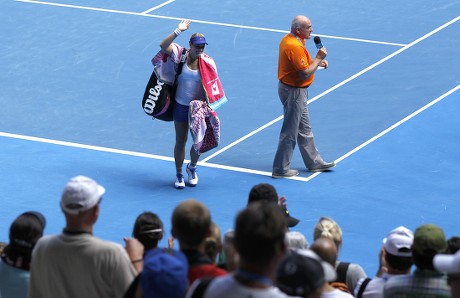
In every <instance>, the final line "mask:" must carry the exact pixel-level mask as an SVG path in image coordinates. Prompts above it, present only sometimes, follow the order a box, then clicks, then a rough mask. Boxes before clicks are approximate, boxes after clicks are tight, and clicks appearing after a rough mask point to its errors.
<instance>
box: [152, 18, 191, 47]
mask: <svg viewBox="0 0 460 298" xmlns="http://www.w3.org/2000/svg"><path fill="white" fill-rule="evenodd" d="M191 22H192V21H190V20H182V21H181V22H180V23H179V25H178V26H177V28H176V29H175V30H174V31H173V32H171V34H169V35H168V36H166V38H165V39H163V41H162V42H161V43H160V47H161V49H162V50H163V51H165V52H166V54H168V55H171V52H172V47H171V43H172V42H173V41H174V39H175V38H176V37H177V36H179V35H180V34H181V33H182V32H184V31H186V30H187V29H188V28H189V27H190V23H191Z"/></svg>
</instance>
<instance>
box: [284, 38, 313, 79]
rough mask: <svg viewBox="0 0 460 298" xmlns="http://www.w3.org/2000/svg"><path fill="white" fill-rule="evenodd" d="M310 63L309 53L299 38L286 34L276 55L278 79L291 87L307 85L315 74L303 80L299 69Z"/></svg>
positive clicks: (306, 66) (305, 67)
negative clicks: (277, 55)
mask: <svg viewBox="0 0 460 298" xmlns="http://www.w3.org/2000/svg"><path fill="white" fill-rule="evenodd" d="M311 63H312V59H311V57H310V54H309V53H308V51H307V49H306V48H305V46H304V45H303V44H302V42H301V41H300V40H298V39H297V38H296V37H295V36H292V34H287V35H286V36H285V37H283V39H282V40H281V43H280V50H279V57H278V80H280V81H281V82H283V83H284V84H286V85H289V86H293V87H308V86H310V84H311V83H312V82H313V79H314V78H315V76H314V75H313V74H312V75H311V76H310V77H308V79H307V80H305V81H303V80H302V79H301V77H300V75H299V71H301V70H304V69H307V68H308V66H309V65H310V64H311Z"/></svg>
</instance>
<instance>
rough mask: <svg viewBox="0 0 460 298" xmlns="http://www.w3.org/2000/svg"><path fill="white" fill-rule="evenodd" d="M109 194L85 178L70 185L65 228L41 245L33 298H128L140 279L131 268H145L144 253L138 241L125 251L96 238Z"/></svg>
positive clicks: (65, 196) (33, 273)
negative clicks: (104, 199) (95, 229)
mask: <svg viewBox="0 0 460 298" xmlns="http://www.w3.org/2000/svg"><path fill="white" fill-rule="evenodd" d="M104 193H105V189H104V187H102V186H101V185H99V184H97V183H96V181H94V180H93V179H91V178H88V177H84V176H77V177H74V178H72V179H70V181H69V182H68V183H67V184H66V186H65V188H64V191H63V193H62V197H61V209H62V211H63V213H64V216H65V219H66V227H65V228H64V230H63V232H62V233H61V234H58V235H50V236H45V237H42V238H41V239H40V240H39V241H38V242H37V244H36V246H35V248H34V251H33V257H32V264H31V276H30V287H29V298H71V297H85V298H105V297H107V298H108V297H110V298H116V297H119V298H121V297H123V295H124V293H125V292H126V289H127V288H128V287H129V285H130V284H131V282H132V281H133V279H134V277H135V276H136V274H137V273H136V270H135V267H134V266H133V264H132V263H136V264H137V265H138V266H139V264H138V263H140V264H142V255H143V251H144V250H143V247H142V245H141V244H140V242H138V241H137V240H135V239H127V238H126V239H125V240H126V243H127V247H126V249H127V250H125V249H124V248H123V247H122V246H121V245H119V244H117V243H113V242H109V241H104V240H102V239H99V238H97V237H95V236H93V226H94V224H95V223H96V221H97V219H98V217H99V204H100V202H101V200H102V195H103V194H104ZM127 251H128V253H129V255H128V253H127ZM138 261H139V262H138ZM138 269H139V268H138Z"/></svg>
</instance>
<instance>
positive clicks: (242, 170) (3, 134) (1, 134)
mask: <svg viewBox="0 0 460 298" xmlns="http://www.w3.org/2000/svg"><path fill="white" fill-rule="evenodd" d="M459 89H460V85H457V86H456V87H455V88H453V89H451V90H449V91H448V92H446V93H444V94H443V95H441V96H439V97H438V98H436V99H435V100H433V101H431V102H430V103H428V104H426V105H425V106H423V107H422V108H420V109H418V110H417V111H415V112H413V113H412V114H410V115H409V116H407V117H405V118H404V119H402V120H400V121H398V122H397V123H395V124H393V125H392V126H390V127H389V128H387V129H385V130H384V131H382V132H381V133H379V134H378V135H376V136H374V137H373V138H371V139H369V140H368V141H366V142H364V143H363V144H361V145H359V146H358V147H356V148H354V149H353V150H351V151H349V152H348V153H346V154H345V155H343V156H341V157H340V158H338V159H336V160H335V163H339V162H341V161H342V160H344V159H345V158H347V157H349V156H350V155H352V154H354V153H356V152H357V151H359V150H361V149H362V148H364V147H366V146H367V145H369V144H370V143H372V142H374V141H375V140H377V139H379V138H380V137H382V136H384V135H385V134H387V133H388V132H390V131H392V130H393V129H395V128H396V127H398V126H400V125H401V124H403V123H405V122H407V121H408V120H410V119H411V118H413V117H415V116H416V115H418V114H420V113H421V112H423V111H424V110H426V109H428V108H429V107H431V106H432V105H434V104H435V103H437V102H439V101H441V100H442V99H444V98H446V97H447V96H449V95H451V94H452V93H454V92H455V91H457V90H459ZM0 137H7V138H14V139H22V140H27V141H34V142H41V143H48V144H54V145H60V146H67V147H75V148H81V149H88V150H94V151H101V152H109V153H116V154H122V155H130V156H137V157H144V158H150V159H159V160H164V161H170V162H173V161H174V158H172V157H166V156H160V155H154V154H147V153H140V152H134V151H127V150H119V149H112V148H107V147H100V146H91V145H84V144H78V143H73V142H65V141H57V140H51V139H46V138H39V137H32V136H25V135H18V134H12V133H6V132H0ZM184 162H186V163H187V162H188V161H187V160H185V161H184ZM198 164H199V165H200V166H204V167H209V168H217V169H222V170H228V171H234V172H239V173H248V174H256V175H262V176H271V175H272V173H271V172H265V171H257V170H252V169H247V168H240V167H232V166H225V165H219V164H214V163H208V162H205V161H204V160H203V161H200V162H198ZM319 174H321V172H315V173H313V174H312V175H310V176H308V177H299V176H297V177H291V178H284V179H291V180H297V181H303V182H308V181H310V180H311V179H313V178H315V177H316V176H318V175H319Z"/></svg>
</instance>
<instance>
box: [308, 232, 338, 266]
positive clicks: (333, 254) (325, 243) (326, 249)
mask: <svg viewBox="0 0 460 298" xmlns="http://www.w3.org/2000/svg"><path fill="white" fill-rule="evenodd" d="M310 248H311V250H313V251H314V252H316V254H317V255H319V256H320V257H321V258H322V259H323V260H324V261H326V262H328V263H329V264H331V265H332V266H335V262H336V260H337V246H336V245H335V243H334V241H332V240H331V239H329V238H318V239H316V240H315V242H313V244H312V245H311V247H310Z"/></svg>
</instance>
